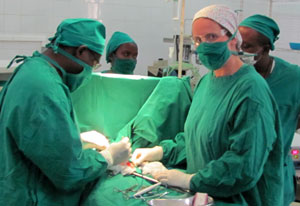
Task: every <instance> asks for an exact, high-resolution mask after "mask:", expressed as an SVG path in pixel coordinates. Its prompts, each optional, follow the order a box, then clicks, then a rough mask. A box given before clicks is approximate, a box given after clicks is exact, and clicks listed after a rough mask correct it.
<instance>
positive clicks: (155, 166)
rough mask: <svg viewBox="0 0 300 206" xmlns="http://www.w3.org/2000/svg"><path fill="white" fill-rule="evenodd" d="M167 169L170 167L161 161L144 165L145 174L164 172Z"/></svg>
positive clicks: (143, 171)
mask: <svg viewBox="0 0 300 206" xmlns="http://www.w3.org/2000/svg"><path fill="white" fill-rule="evenodd" d="M166 170H168V169H167V168H166V167H165V166H164V165H163V164H162V163H161V162H149V163H145V164H144V165H143V166H142V173H143V175H147V174H150V175H152V176H153V174H156V173H159V172H164V171H166Z"/></svg>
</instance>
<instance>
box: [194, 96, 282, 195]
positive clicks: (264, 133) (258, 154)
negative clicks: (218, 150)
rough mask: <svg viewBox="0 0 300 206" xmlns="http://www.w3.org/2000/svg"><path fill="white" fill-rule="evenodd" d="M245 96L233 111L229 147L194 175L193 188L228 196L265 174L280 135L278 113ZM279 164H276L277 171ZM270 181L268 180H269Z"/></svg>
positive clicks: (252, 183)
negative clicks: (245, 98)
mask: <svg viewBox="0 0 300 206" xmlns="http://www.w3.org/2000/svg"><path fill="white" fill-rule="evenodd" d="M263 107H268V105H267V104H265V105H260V104H259V103H257V102H254V101H251V100H245V102H243V103H242V104H241V105H240V106H239V107H238V109H237V111H235V113H234V114H233V115H232V116H233V118H232V120H231V121H229V122H230V123H229V125H228V128H230V129H231V130H232V131H231V132H230V134H229V136H228V137H224V138H228V141H229V142H230V145H229V147H228V150H227V151H226V152H224V154H223V155H222V156H221V157H220V158H219V159H216V160H212V161H211V162H209V163H208V164H207V165H206V167H205V168H203V169H201V170H199V171H198V172H197V173H196V174H195V175H194V176H193V178H192V179H191V184H190V188H191V190H193V191H197V192H206V193H209V194H210V195H213V196H217V197H228V196H232V195H235V194H238V193H241V192H244V191H247V190H249V189H250V188H252V187H254V186H255V185H256V184H257V182H258V180H259V179H260V178H261V176H262V174H263V172H264V167H265V164H266V161H267V159H268V156H269V153H270V151H272V150H273V148H272V147H273V144H274V142H275V140H276V138H278V135H277V134H276V130H275V123H274V114H270V113H268V112H266V111H270V110H264V109H263ZM278 161H280V160H278ZM275 170H276V168H274V171H275ZM267 181H268V180H267Z"/></svg>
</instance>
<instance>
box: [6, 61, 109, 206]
mask: <svg viewBox="0 0 300 206" xmlns="http://www.w3.org/2000/svg"><path fill="white" fill-rule="evenodd" d="M18 70H19V71H18V72H17V73H16V74H15V76H14V78H13V79H12V80H11V82H10V84H9V87H8V88H5V89H4V91H3V92H4V93H3V96H2V97H1V99H0V101H1V102H2V101H3V103H2V104H1V116H0V122H2V124H1V126H0V137H1V141H2V142H3V143H4V144H3V146H4V147H2V148H1V155H0V159H1V162H2V164H1V166H2V167H3V168H2V169H1V171H0V173H1V177H2V180H1V184H0V188H2V192H1V194H0V205H36V204H37V205H53V203H55V204H57V205H78V202H79V199H80V193H81V192H82V190H83V186H84V184H86V183H87V182H88V179H86V180H84V179H83V180H82V181H78V178H82V177H83V175H84V174H83V173H77V172H74V171H68V170H69V169H72V168H71V167H70V165H71V164H73V162H76V161H78V160H75V159H72V158H73V157H72V155H73V151H72V150H74V151H81V147H82V146H81V143H80V141H79V140H76V139H75V138H76V137H77V133H75V132H76V128H75V125H74V124H73V125H72V124H68V122H69V121H74V119H73V118H71V116H70V114H72V113H73V111H72V104H71V102H70V98H69V94H70V93H69V92H68V90H67V88H66V86H65V85H64V84H63V82H62V80H61V78H60V76H59V75H58V74H57V72H56V71H55V70H54V69H53V68H52V67H51V66H50V65H49V64H48V63H47V61H45V60H43V59H42V58H40V57H34V58H32V59H28V60H26V63H24V64H23V65H22V66H20V67H19V68H18ZM28 91H30V92H28ZM4 98H5V99H4ZM41 119H45V121H43V122H42V121H40V120H41ZM65 127H71V128H69V129H66V128H65ZM72 127H73V128H72ZM72 132H73V133H72ZM59 142H61V143H63V144H60V143H59ZM47 144H49V145H47ZM16 145H18V148H19V149H17V147H16ZM60 151H64V153H62V154H60V156H61V159H56V158H55V157H56V156H57V155H58V154H57V152H60ZM78 155H83V156H85V158H95V159H98V161H99V163H100V164H96V162H94V163H93V162H90V163H88V164H86V166H88V167H94V171H93V173H94V174H91V173H90V174H87V175H90V177H92V178H93V179H96V178H97V177H99V176H100V175H101V174H102V173H103V172H104V171H105V170H106V167H105V165H106V162H105V160H104V159H103V158H102V157H101V156H100V155H98V154H96V153H93V152H92V151H90V152H88V151H86V152H84V153H83V154H78ZM28 158H30V159H28ZM49 161H51V163H50V164H49ZM37 165H39V166H37ZM55 166H57V167H55ZM53 167H54V168H53ZM73 169H75V168H73ZM82 172H83V171H82ZM45 174H47V175H49V176H50V177H52V178H51V180H49V178H48V177H47V176H46V175H45ZM73 175H79V176H78V177H76V176H73Z"/></svg>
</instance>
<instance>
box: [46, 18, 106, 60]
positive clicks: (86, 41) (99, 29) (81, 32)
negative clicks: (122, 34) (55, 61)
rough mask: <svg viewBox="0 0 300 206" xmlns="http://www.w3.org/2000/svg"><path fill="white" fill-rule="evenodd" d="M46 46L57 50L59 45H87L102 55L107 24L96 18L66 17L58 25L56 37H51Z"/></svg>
mask: <svg viewBox="0 0 300 206" xmlns="http://www.w3.org/2000/svg"><path fill="white" fill-rule="evenodd" d="M49 41H50V43H49V44H47V45H46V47H52V48H53V50H54V51H55V52H56V51H57V48H58V45H64V46H72V47H78V46H81V45H85V46H87V47H88V48H89V49H90V50H92V51H94V52H96V53H98V54H100V55H102V54H103V51H104V46H105V26H104V25H103V24H102V23H101V22H99V21H97V20H94V19H85V18H77V19H65V20H63V21H62V22H61V23H60V24H59V26H58V27H57V31H56V33H55V35H54V37H51V38H49Z"/></svg>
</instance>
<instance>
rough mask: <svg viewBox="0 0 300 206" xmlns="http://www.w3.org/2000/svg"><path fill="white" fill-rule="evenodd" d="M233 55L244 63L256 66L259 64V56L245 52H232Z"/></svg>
mask: <svg viewBox="0 0 300 206" xmlns="http://www.w3.org/2000/svg"><path fill="white" fill-rule="evenodd" d="M231 53H232V54H233V55H236V56H239V57H240V59H241V60H242V62H244V63H245V64H249V65H254V64H256V62H257V56H258V55H257V54H252V53H248V52H243V51H240V52H235V51H231Z"/></svg>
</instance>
